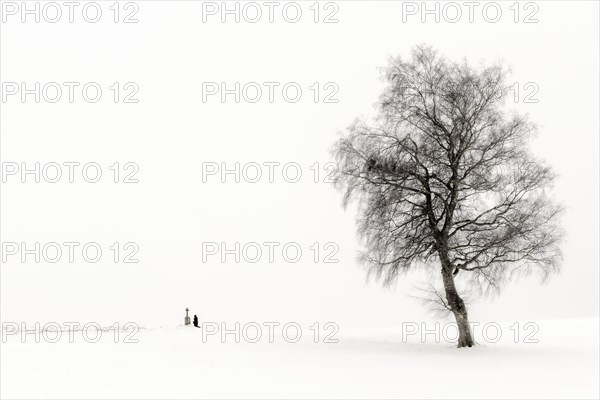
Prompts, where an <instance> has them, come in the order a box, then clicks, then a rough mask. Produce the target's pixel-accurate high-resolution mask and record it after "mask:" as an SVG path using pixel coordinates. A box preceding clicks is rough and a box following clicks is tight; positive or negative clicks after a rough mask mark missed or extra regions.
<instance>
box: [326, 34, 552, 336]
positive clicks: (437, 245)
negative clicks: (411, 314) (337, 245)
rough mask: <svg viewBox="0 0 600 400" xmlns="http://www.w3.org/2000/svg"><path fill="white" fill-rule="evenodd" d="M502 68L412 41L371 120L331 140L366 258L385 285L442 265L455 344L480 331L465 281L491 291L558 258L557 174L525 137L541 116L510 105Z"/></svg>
mask: <svg viewBox="0 0 600 400" xmlns="http://www.w3.org/2000/svg"><path fill="white" fill-rule="evenodd" d="M506 75H507V71H506V70H505V69H504V68H503V67H502V66H501V65H493V66H483V67H480V68H473V67H471V66H470V65H469V64H468V63H467V62H463V63H455V62H451V61H449V60H447V59H445V58H443V57H441V56H439V55H438V54H437V52H436V51H434V50H432V49H431V48H430V47H427V46H419V47H416V48H415V49H414V50H413V54H412V58H411V59H410V60H403V59H401V58H394V59H392V60H391V61H390V64H389V66H388V67H387V68H386V69H385V70H384V73H383V78H384V80H385V81H386V82H387V84H388V85H387V87H386V89H385V90H384V93H383V94H382V95H381V97H380V101H379V104H378V114H377V117H376V118H374V121H373V122H371V123H368V122H365V121H360V120H357V121H356V122H355V123H354V124H353V125H352V126H351V127H350V128H348V130H347V132H346V133H345V134H344V135H342V137H341V139H340V140H339V141H338V142H337V143H336V144H335V146H334V154H335V156H336V159H337V162H338V165H339V169H338V174H337V177H336V178H337V180H336V184H337V186H338V187H339V188H340V189H341V190H343V192H344V206H347V205H348V204H349V202H351V201H352V200H356V201H357V202H358V204H359V209H360V213H359V218H358V229H359V234H360V237H361V239H362V240H363V244H364V247H365V250H364V252H363V253H362V255H361V259H362V261H363V262H364V263H365V264H366V266H367V267H368V270H369V272H370V273H374V274H375V276H376V277H377V278H381V279H382V280H383V282H384V284H390V283H392V282H394V281H395V280H396V278H397V277H398V274H399V273H400V272H403V271H406V270H408V269H410V268H413V267H418V266H421V267H423V266H431V265H438V266H440V267H441V269H440V272H441V278H442V282H443V285H444V291H445V296H440V298H439V300H441V302H442V303H444V306H445V307H447V309H448V310H449V311H451V312H452V313H453V314H454V317H455V319H456V322H457V324H458V328H459V339H458V347H465V346H468V347H471V346H472V345H473V344H474V342H473V338H472V335H471V332H470V328H469V322H468V315H467V309H466V306H465V303H464V301H463V299H462V298H461V296H460V295H459V293H458V291H457V285H456V283H457V280H462V281H464V282H463V283H464V284H465V285H466V286H467V287H468V288H469V289H473V288H476V289H478V290H479V292H480V293H483V294H487V293H490V292H491V291H493V290H497V289H499V288H500V285H501V284H502V283H504V282H506V281H508V280H510V279H511V278H513V277H515V276H517V275H519V274H521V273H530V272H540V273H541V274H542V275H543V277H546V276H547V275H548V273H550V272H553V271H556V270H557V269H558V268H559V266H560V261H561V254H560V248H559V244H560V239H561V229H560V226H559V222H558V218H557V217H558V216H559V214H560V212H561V207H560V206H559V205H557V204H555V203H554V202H553V201H552V200H551V199H550V196H549V195H548V193H547V192H548V190H547V188H548V187H549V186H550V185H551V183H552V182H553V180H554V175H553V173H552V172H551V170H550V169H549V168H548V167H547V166H546V165H545V164H543V163H542V162H541V161H538V160H536V159H535V158H534V157H533V156H532V154H531V153H530V151H529V149H528V147H527V144H528V141H529V139H530V138H531V136H532V134H534V132H535V127H534V125H533V124H531V123H530V122H528V120H527V118H526V116H521V115H516V114H510V115H509V114H508V113H507V112H506V111H504V110H503V108H504V107H503V104H504V102H503V99H504V97H505V95H506V94H507V86H506V85H505V77H506ZM444 297H445V298H444Z"/></svg>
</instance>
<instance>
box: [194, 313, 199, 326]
mask: <svg viewBox="0 0 600 400" xmlns="http://www.w3.org/2000/svg"><path fill="white" fill-rule="evenodd" d="M194 326H195V327H196V328H197V327H198V316H197V315H194Z"/></svg>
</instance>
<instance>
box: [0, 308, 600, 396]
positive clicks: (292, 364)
mask: <svg viewBox="0 0 600 400" xmlns="http://www.w3.org/2000/svg"><path fill="white" fill-rule="evenodd" d="M536 324H537V326H538V327H539V330H537V329H536V327H535V325H527V326H525V322H521V323H520V324H519V325H518V329H517V326H516V325H514V323H501V324H498V325H494V324H488V325H487V331H486V334H485V335H484V333H483V330H482V329H481V328H482V327H483V325H484V324H480V325H479V326H478V327H476V328H475V339H476V340H477V341H478V342H479V345H478V346H476V347H475V348H471V349H456V348H455V347H454V345H453V344H452V343H449V342H447V341H446V340H444V337H448V339H450V337H451V336H452V335H453V331H452V329H451V327H450V328H448V329H444V325H440V327H439V329H437V332H438V339H439V342H438V340H437V339H436V335H435V333H433V332H435V331H436V327H435V325H434V324H428V325H427V326H426V328H427V329H429V330H430V332H429V333H428V334H427V336H426V338H425V339H426V340H425V342H424V343H422V340H421V335H420V333H421V332H416V333H412V334H411V332H412V331H414V329H415V325H412V324H409V325H410V326H409V325H405V326H404V328H403V327H397V328H382V329H369V330H365V329H353V330H347V331H344V330H343V329H340V331H339V332H337V333H335V334H334V335H333V336H332V337H330V338H329V339H337V340H338V342H337V343H323V341H324V339H325V337H326V335H327V334H328V333H332V332H333V331H334V329H333V327H327V329H325V327H324V326H319V329H318V331H319V333H320V335H319V338H318V342H319V343H315V342H314V339H315V337H314V332H315V331H317V329H316V327H314V326H313V329H312V330H311V329H310V327H309V326H306V325H302V324H299V326H300V327H301V329H302V332H303V334H302V336H301V339H300V340H299V341H298V342H297V343H288V342H286V340H285V337H284V336H283V332H282V331H281V329H280V328H281V327H275V328H273V337H272V342H273V343H270V339H269V331H268V328H267V326H265V325H263V328H262V337H261V339H260V340H258V342H256V343H250V342H249V341H248V340H245V339H244V338H247V339H252V338H254V337H255V336H256V330H253V329H254V328H253V326H254V325H251V324H248V325H246V324H244V323H242V325H241V327H244V326H246V328H247V329H246V330H245V331H244V335H245V336H241V338H240V343H236V342H235V337H234V335H233V334H229V335H227V336H226V338H225V339H226V340H225V343H223V342H222V340H221V338H220V335H219V333H217V334H214V335H207V336H206V337H205V338H204V340H203V336H202V329H196V328H193V327H185V326H173V327H161V328H147V329H141V330H140V331H139V332H138V333H137V334H136V335H135V336H134V339H138V340H139V342H138V343H123V341H124V339H125V334H126V332H120V336H119V338H118V342H119V343H115V341H114V339H115V338H114V331H105V332H104V333H103V336H102V337H101V339H100V340H99V341H98V342H97V343H88V342H86V341H85V340H84V339H83V336H82V334H81V332H80V331H75V332H74V338H73V343H69V339H68V335H66V334H65V335H63V336H62V337H61V340H59V341H58V342H57V343H45V342H44V341H43V340H41V342H40V343H35V341H34V340H35V338H34V336H33V335H28V336H26V337H25V339H26V340H25V343H22V341H21V337H20V336H19V335H18V334H17V335H10V336H7V337H6V338H5V343H2V347H1V352H2V358H1V362H2V365H1V366H2V370H1V382H2V384H1V390H2V392H1V396H2V398H63V399H66V398H149V399H151V398H152V399H162V398H165V399H166V398H240V397H243V398H265V397H266V398H278V397H284V398H290V397H293V398H313V397H314V398H316V397H318V398H334V397H335V398H365V397H371V398H373V397H376V398H440V397H444V398H463V397H464V398H598V396H599V388H598V376H599V368H598V355H599V353H598V324H599V321H598V319H597V318H591V319H573V320H551V321H537V322H536ZM259 325H260V324H259ZM511 326H512V329H511ZM212 327H213V328H214V326H212ZM232 327H233V325H232V324H229V325H227V328H232ZM423 327H424V326H423ZM423 327H422V326H419V325H417V328H418V329H419V330H421V328H423ZM498 327H499V328H500V329H501V333H502V335H501V338H500V339H499V340H498V341H497V342H496V343H492V342H494V341H495V340H496V337H497V328H498ZM205 329H206V330H207V331H208V329H209V327H208V326H205ZM517 331H518V332H519V337H518V338H515V332H517ZM92 333H93V330H91V331H90V336H94V335H93V334H92ZM287 333H288V335H287V338H288V339H293V338H294V336H295V332H294V329H293V328H290V329H289V330H288V332H287ZM403 334H404V337H403ZM515 339H517V340H516V343H515ZM536 340H537V341H538V342H537V343H533V342H535V341H536ZM436 342H437V343H436ZM529 342H532V343H529Z"/></svg>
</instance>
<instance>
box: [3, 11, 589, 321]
mask: <svg viewBox="0 0 600 400" xmlns="http://www.w3.org/2000/svg"><path fill="white" fill-rule="evenodd" d="M19 3H20V2H19ZM100 3H101V4H102V7H103V11H104V13H105V14H103V18H102V20H101V21H100V22H99V23H97V24H90V23H86V22H85V21H83V20H82V19H81V18H80V14H76V22H75V23H73V24H69V23H68V22H66V21H61V22H58V23H56V24H49V23H46V22H41V23H39V24H36V23H33V22H29V23H25V24H23V23H20V21H19V19H18V16H17V17H15V16H6V18H8V19H7V21H6V22H5V23H3V24H2V27H1V39H0V45H1V61H0V78H1V81H2V82H18V83H20V82H28V83H30V84H32V83H33V82H42V84H44V83H46V82H74V81H75V82H82V84H84V83H86V82H98V83H99V84H100V85H101V86H102V87H103V88H104V90H105V92H104V97H103V98H102V100H101V101H99V102H98V103H95V104H89V103H86V102H84V101H82V100H81V98H80V97H79V98H78V99H77V100H76V101H75V102H74V103H73V104H71V103H69V102H67V101H65V100H64V99H63V100H62V101H60V102H58V103H56V104H50V103H47V102H44V101H42V102H40V103H39V104H36V103H34V102H32V101H31V100H29V101H28V102H26V103H24V104H23V103H21V102H20V101H19V99H18V97H17V96H13V97H11V98H9V100H8V101H7V102H5V103H2V104H1V125H0V128H1V154H0V155H1V158H2V161H3V162H18V163H20V162H27V163H31V164H32V163H35V162H40V163H48V162H53V161H54V162H58V163H63V162H66V161H74V162H80V163H82V164H85V163H87V162H90V161H95V162H98V163H99V164H101V165H102V167H103V173H104V174H105V175H103V178H102V180H101V181H100V182H99V183H97V184H89V183H85V182H83V181H82V180H81V179H78V180H77V182H76V183H73V184H70V183H67V182H64V179H63V181H61V182H60V183H58V184H49V183H40V184H34V183H28V184H21V183H19V182H18V179H15V178H14V177H12V179H10V180H9V181H8V183H6V184H3V185H2V193H1V219H2V224H1V235H2V241H3V242H28V243H33V242H36V241H39V242H41V243H46V242H64V241H78V242H81V243H85V242H92V241H95V242H98V243H101V244H102V246H103V248H104V249H105V250H106V254H105V255H104V257H103V259H102V260H101V261H100V262H99V263H97V264H89V263H77V264H74V265H65V263H57V264H48V263H40V264H39V265H35V264H34V263H32V262H29V263H27V264H22V263H20V262H19V260H18V258H17V257H12V258H9V261H8V262H7V263H5V264H3V265H2V269H1V272H0V273H1V287H0V288H1V292H2V293H1V312H2V315H1V318H2V320H3V321H30V322H35V321H41V322H44V321H59V322H61V321H72V320H77V321H99V322H106V323H107V324H109V323H111V322H114V321H136V322H138V323H139V324H140V325H173V324H179V323H181V322H182V320H183V315H184V313H183V309H184V308H185V307H186V306H187V307H190V308H191V310H192V314H194V313H197V314H198V315H199V317H200V318H201V319H205V320H213V321H220V320H223V319H231V320H238V321H268V320H271V321H272V320H280V321H300V320H306V321H335V322H338V324H339V325H340V327H341V329H343V328H344V326H361V325H362V326H377V325H388V324H399V323H401V322H402V321H413V320H419V319H421V318H423V316H424V315H426V309H425V308H423V307H422V306H421V305H420V304H419V303H418V302H416V301H414V300H412V299H410V298H409V297H408V295H409V294H410V293H412V289H411V285H412V284H414V283H417V281H416V278H417V277H416V276H413V277H410V276H409V277H407V278H406V279H403V280H402V281H401V282H399V284H398V286H397V288H396V289H395V290H387V289H382V288H381V287H380V285H379V284H377V283H374V282H371V283H368V284H367V283H365V278H364V272H363V270H362V269H361V268H359V267H358V266H357V264H356V261H355V256H356V254H357V250H358V245H357V238H356V236H355V233H354V232H355V228H354V217H355V212H354V210H348V211H344V210H343V209H342V208H341V195H340V194H339V193H338V192H336V191H335V190H334V189H333V188H332V187H331V185H329V184H327V183H322V182H321V183H313V182H312V176H311V175H310V174H311V173H312V172H311V171H310V170H309V169H308V167H309V166H310V165H312V164H314V163H315V162H319V163H326V162H328V161H330V160H329V155H328V150H329V148H330V146H331V145H332V143H333V142H334V141H335V139H336V132H337V131H339V130H343V129H344V128H345V127H346V126H348V125H349V124H350V123H351V122H352V120H353V119H354V118H355V117H357V116H360V115H364V116H370V115H373V112H374V110H373V104H374V103H375V102H376V100H377V97H378V95H379V93H380V91H381V88H382V83H381V81H380V80H379V73H378V67H381V66H384V65H385V63H386V59H387V58H388V56H389V55H397V54H400V55H406V56H408V55H409V51H410V49H411V48H412V47H413V46H414V45H416V44H419V43H429V44H431V45H432V46H434V47H435V48H437V49H438V50H439V51H440V52H441V53H442V54H444V55H446V56H448V57H450V58H452V59H461V58H463V57H467V58H468V59H469V60H470V61H471V62H474V63H478V62H479V61H481V60H488V61H494V60H497V59H503V60H505V62H506V64H507V65H510V66H511V67H512V69H513V75H512V78H511V80H512V81H514V82H519V83H520V84H521V85H523V84H525V83H527V82H534V83H535V84H537V85H538V86H539V92H538V93H537V94H536V98H537V99H539V102H538V103H536V104H524V103H519V104H515V103H514V102H509V103H508V105H509V106H510V107H511V108H515V109H517V110H519V111H521V112H526V113H529V115H530V117H531V119H532V120H533V121H536V122H537V123H539V125H540V134H539V136H538V138H537V139H536V141H535V142H534V143H533V149H534V151H535V153H536V154H537V155H539V156H540V157H542V158H545V159H546V160H547V161H548V162H549V163H550V164H551V165H553V166H554V167H555V169H556V171H557V172H558V174H559V181H558V184H557V187H556V194H557V196H558V198H559V199H560V200H562V201H563V202H564V204H565V205H566V207H567V214H566V216H565V218H564V226H565V229H566V231H567V234H568V236H567V241H566V243H565V245H564V256H565V260H564V266H563V272H562V274H560V275H557V276H554V277H553V278H552V280H551V281H550V282H549V284H546V285H544V286H539V285H538V282H537V280H535V279H527V280H524V281H521V282H519V283H517V284H512V285H510V286H508V287H507V288H506V290H505V291H504V293H503V294H502V295H501V296H500V297H499V298H497V299H496V300H495V301H493V302H491V301H482V302H479V303H477V304H474V305H472V306H471V308H470V312H471V320H474V321H476V320H527V319H537V318H565V317H571V316H573V317H583V316H594V315H595V316H597V315H598V279H599V275H598V266H599V262H598V239H599V238H598V182H599V177H598V159H599V157H598V146H599V143H598V109H599V99H598V87H599V82H598V70H599V59H598V48H599V43H598V38H599V31H598V26H599V24H598V3H597V2H592V1H588V2H572V1H569V2H566V1H556V2H554V1H552V2H551V1H539V2H537V5H538V6H539V11H538V12H537V14H536V18H537V19H538V20H539V22H538V23H532V24H525V23H522V22H520V23H515V22H514V21H513V14H512V11H511V10H510V9H509V7H510V6H511V4H512V2H500V4H501V8H502V10H503V16H502V18H501V20H500V22H498V23H496V24H491V23H488V22H486V21H485V20H484V19H483V18H482V16H481V13H480V12H479V13H478V12H477V10H479V9H477V10H476V13H475V22H474V23H469V22H468V20H467V17H466V15H465V16H464V17H463V20H461V21H460V22H458V23H456V24H451V23H447V22H440V23H435V22H434V21H433V19H432V18H431V17H430V19H429V20H428V21H427V22H426V23H422V22H421V21H420V19H419V16H418V15H417V16H409V17H408V21H407V22H406V23H403V22H402V2H393V1H385V2H375V1H370V2H366V1H346V2H338V3H337V4H338V6H339V12H338V13H337V14H336V17H337V18H338V19H339V22H338V23H334V24H322V23H319V24H315V23H313V22H312V14H311V10H309V8H308V7H309V6H310V5H311V4H312V2H306V3H304V2H303V3H301V4H302V9H303V12H304V13H305V14H303V18H302V19H301V21H300V22H299V23H297V24H291V23H287V22H285V21H284V20H283V19H282V18H281V14H275V18H276V22H275V23H272V24H271V23H268V22H267V21H261V22H258V23H256V24H249V23H245V22H241V23H239V24H236V23H233V22H232V21H231V20H230V22H229V23H225V24H223V23H220V22H219V20H218V17H209V19H208V23H203V22H202V3H201V2H191V1H173V2H166V1H143V2H138V3H137V4H138V5H139V12H138V13H137V15H136V16H137V18H138V19H139V23H136V24H114V23H113V22H112V21H111V18H112V14H110V13H111V11H110V10H109V9H108V7H109V6H110V4H112V2H100ZM259 3H261V4H262V2H259ZM82 4H83V3H82ZM417 4H418V5H419V4H420V2H418V3H417ZM459 4H462V2H459ZM481 4H484V3H483V2H482V3H481ZM521 5H523V3H521ZM265 10H266V9H263V11H265ZM463 11H465V12H466V9H463ZM526 11H527V12H526ZM529 11H530V10H523V9H521V13H522V14H520V16H519V18H523V17H524V15H525V14H528V13H529ZM265 12H266V11H265ZM222 81H226V82H228V83H230V84H233V82H236V81H238V82H241V83H242V85H243V84H244V83H247V82H281V83H282V85H283V84H285V83H287V82H298V84H300V86H301V87H302V88H303V89H304V94H303V97H302V99H301V100H300V101H299V102H298V103H295V104H290V103H286V102H284V101H282V100H281V98H280V97H278V98H277V100H276V101H275V102H274V103H272V104H271V103H269V102H268V101H265V100H263V101H260V102H259V103H257V104H249V103H247V102H241V103H239V104H235V103H234V102H232V101H229V102H228V103H226V104H222V103H220V102H219V101H218V97H216V96H215V97H213V98H211V100H210V101H209V102H207V103H203V102H202V82H222ZM113 82H121V83H125V82H136V83H137V84H138V85H139V88H140V91H139V93H138V94H137V95H136V97H137V98H138V99H139V103H138V104H114V103H113V102H112V101H111V100H110V96H111V95H112V92H110V91H109V89H108V87H109V86H110V85H111V84H112V83H113ZM314 82H320V83H321V85H323V84H325V83H327V82H334V83H335V84H337V85H338V86H339V93H337V95H336V98H337V99H338V100H339V102H338V103H337V104H323V103H318V104H315V103H314V102H313V101H312V99H311V95H312V92H310V90H309V86H311V85H312V84H313V83H314ZM76 93H79V92H76ZM276 93H279V92H276ZM323 93H325V92H323ZM114 162H120V163H121V164H124V163H126V162H135V163H137V164H138V165H139V167H140V171H139V173H138V174H137V177H138V178H139V179H140V183H138V184H129V185H127V184H114V183H112V182H110V176H111V175H110V174H111V171H110V170H109V169H108V166H110V165H112V164H113V163H114ZM203 162H217V163H221V162H227V163H235V162H241V163H244V162H257V163H259V164H262V163H264V162H279V163H281V164H285V163H288V162H297V163H299V164H301V165H302V166H303V174H304V175H303V178H302V180H301V181H300V182H299V183H296V184H290V183H287V182H285V181H283V180H282V179H281V178H280V177H281V175H277V176H276V182H275V183H268V182H266V181H265V180H263V181H261V183H258V184H250V183H239V184H236V183H231V182H230V183H227V184H222V183H220V182H219V181H218V180H216V179H212V180H210V181H209V182H208V183H203V182H202V176H201V172H202V167H201V165H202V163H203ZM129 241H132V242H136V243H138V244H139V246H140V251H139V253H138V258H139V259H140V263H139V264H129V265H128V264H116V265H115V264H114V263H113V262H112V261H111V260H110V255H109V253H108V250H107V248H108V246H110V244H112V243H114V242H121V243H125V242H129ZM205 241H208V242H211V241H214V242H222V241H224V242H229V243H233V242H236V241H239V242H266V241H278V242H281V243H285V242H294V241H295V242H299V243H301V244H302V245H303V250H304V251H305V256H304V258H303V260H302V261H301V262H299V263H297V264H290V263H285V262H279V263H275V264H268V263H265V262H262V263H257V264H248V263H240V264H238V265H235V264H234V263H228V264H221V263H220V262H218V260H217V259H216V258H212V259H211V260H213V261H214V262H209V263H205V264H203V263H202V259H201V243H202V242H205ZM314 242H320V243H326V242H335V243H337V244H338V245H339V252H338V253H337V258H338V259H339V261H340V262H339V263H338V264H323V263H319V264H315V263H314V262H312V261H311V259H310V254H309V250H308V246H310V244H312V243H314ZM279 259H280V260H281V258H279Z"/></svg>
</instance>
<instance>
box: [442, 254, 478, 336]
mask: <svg viewBox="0 0 600 400" xmlns="http://www.w3.org/2000/svg"><path fill="white" fill-rule="evenodd" d="M442 277H443V280H444V289H445V290H446V301H447V302H448V305H449V306H450V310H451V311H452V314H454V318H455V319H456V324H457V325H458V347H459V348H460V347H472V346H473V345H474V344H475V343H474V342H473V337H472V336H471V327H470V326H469V317H468V315H467V307H465V302H464V301H463V299H461V298H460V296H459V295H458V292H457V291H456V286H455V285H454V276H453V275H452V268H451V266H450V265H446V266H443V267H442Z"/></svg>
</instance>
